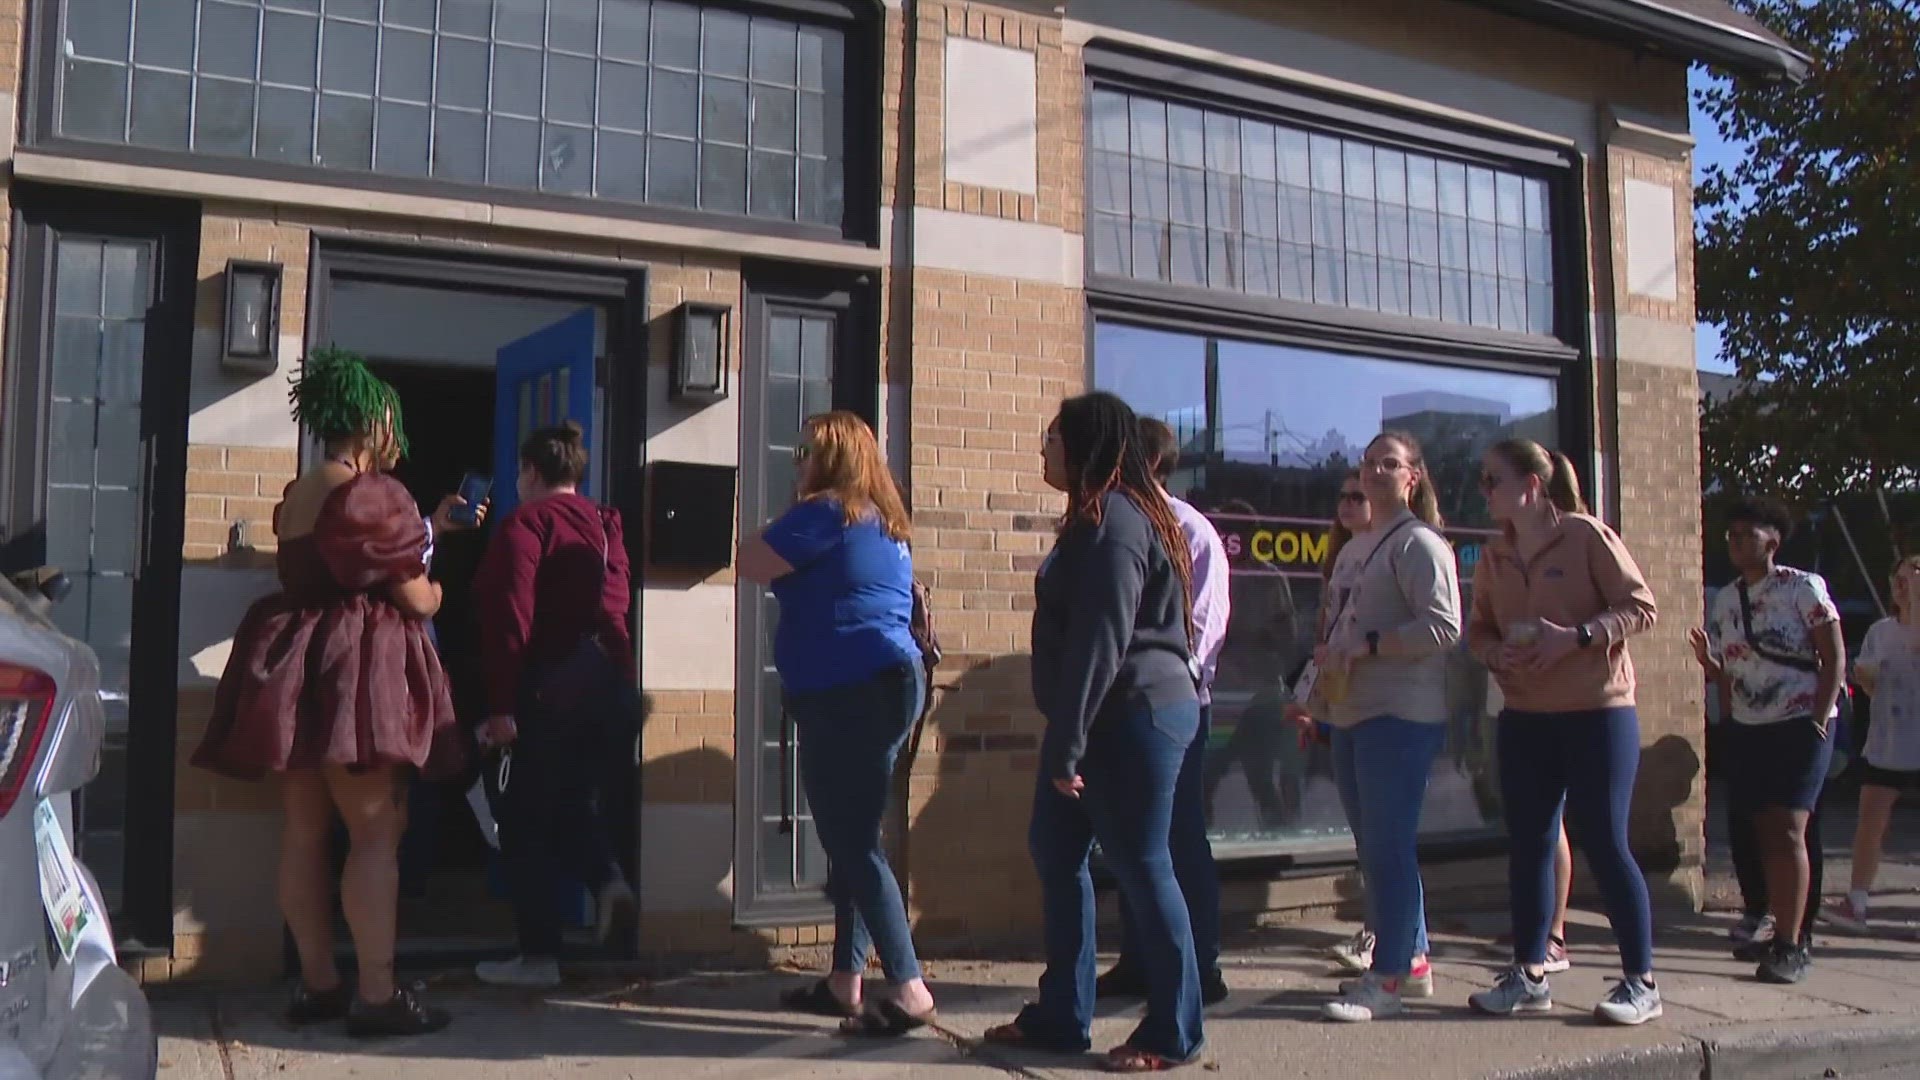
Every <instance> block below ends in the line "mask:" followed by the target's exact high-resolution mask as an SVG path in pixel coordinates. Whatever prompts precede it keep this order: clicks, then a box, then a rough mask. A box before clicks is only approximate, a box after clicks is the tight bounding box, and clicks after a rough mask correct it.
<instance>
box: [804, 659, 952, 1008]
mask: <svg viewBox="0 0 1920 1080" xmlns="http://www.w3.org/2000/svg"><path fill="white" fill-rule="evenodd" d="M926 693H927V685H926V675H925V674H924V673H923V672H922V670H921V668H920V665H919V663H918V662H904V663H902V664H901V665H900V666H899V667H895V668H888V669H886V670H884V671H882V672H880V673H879V674H876V675H874V676H872V677H870V678H867V679H863V680H861V681H860V682H856V683H848V684H847V685H845V686H835V687H830V688H828V689H825V690H810V691H807V692H804V693H794V694H788V695H786V706H787V713H788V715H790V716H792V717H793V723H794V730H795V731H796V732H798V734H799V736H800V783H801V786H802V787H803V788H805V790H806V793H807V808H808V810H809V811H811V812H812V814H813V823H814V827H815V828H817V829H818V830H819V832H820V846H821V847H822V848H825V849H826V852H827V895H828V896H829V897H830V898H832V900H833V924H834V935H833V970H835V971H837V972H860V971H864V970H866V966H867V952H868V950H869V949H870V948H873V947H877V948H878V949H879V952H880V968H881V970H883V971H885V972H886V975H887V978H888V979H890V980H892V981H893V982H895V983H902V982H907V981H910V980H912V979H917V978H919V977H920V960H919V958H918V957H917V956H916V955H915V954H914V951H913V931H912V929H911V928H910V927H909V926H908V925H907V906H906V903H905V902H904V901H903V900H902V899H901V896H900V882H899V879H897V878H895V877H894V874H893V867H892V866H890V865H888V863H887V853H886V851H885V850H884V849H883V848H882V847H881V844H880V823H881V820H882V819H883V818H885V817H886V814H887V796H888V792H889V790H890V789H891V787H892V784H893V763H894V759H895V758H896V757H897V756H898V755H899V753H900V748H901V746H902V745H904V744H905V743H906V741H907V735H908V734H909V733H910V732H911V731H912V730H913V722H914V720H915V719H917V718H918V717H919V715H920V706H921V702H922V701H923V700H925V698H926Z"/></svg>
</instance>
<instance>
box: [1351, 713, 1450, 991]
mask: <svg viewBox="0 0 1920 1080" xmlns="http://www.w3.org/2000/svg"><path fill="white" fill-rule="evenodd" d="M1446 742H1447V729H1446V725H1444V724H1421V723H1416V722H1414V721H1412V720H1402V719H1400V718H1399V717H1397V716H1376V717H1373V718H1372V719H1370V720H1363V721H1361V722H1360V723H1358V724H1355V725H1354V726H1353V727H1350V728H1335V729H1334V731H1333V774H1334V779H1335V782H1336V784H1337V786H1338V787H1339V789H1340V802H1341V804H1342V805H1343V806H1344V807H1345V808H1346V811H1347V823H1348V825H1349V826H1350V827H1351V828H1352V829H1353V843H1354V847H1355V848H1356V849H1357V850H1358V851H1359V854H1360V874H1361V877H1362V878H1364V879H1365V882H1366V892H1367V897H1366V912H1367V925H1368V926H1369V927H1371V928H1372V929H1373V933H1374V936H1375V939H1376V940H1375V944H1374V948H1373V970H1375V971H1377V972H1379V973H1380V974H1382V975H1385V976H1388V977H1390V978H1400V977H1403V976H1405V975H1407V974H1408V973H1409V972H1410V971H1411V970H1412V968H1413V958H1414V957H1415V956H1419V955H1424V954H1425V953H1426V952H1427V907H1426V893H1425V891H1424V890H1423V888H1422V886H1421V884H1420V856H1419V837H1420V808H1421V804H1423V803H1424V802H1426V798H1427V780H1428V778H1429V777H1430V776H1431V775H1432V773H1433V762H1434V759H1435V758H1437V757H1439V756H1440V750H1441V748H1443V747H1444V746H1445V745H1446Z"/></svg>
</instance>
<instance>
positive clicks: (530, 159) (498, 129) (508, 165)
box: [487, 116, 540, 188]
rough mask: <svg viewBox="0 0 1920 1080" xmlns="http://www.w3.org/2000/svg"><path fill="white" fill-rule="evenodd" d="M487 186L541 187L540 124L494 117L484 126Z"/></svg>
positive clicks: (513, 118)
mask: <svg viewBox="0 0 1920 1080" xmlns="http://www.w3.org/2000/svg"><path fill="white" fill-rule="evenodd" d="M487 183H489V184H499V185H502V186H505V187H518V188H531V187H535V186H536V185H538V184H539V183H540V122H539V121H538V120H521V119H518V118H516V117H511V116H496V117H494V118H493V119H492V120H490V121H488V123H487Z"/></svg>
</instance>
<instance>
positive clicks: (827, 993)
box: [780, 979, 860, 1017]
mask: <svg viewBox="0 0 1920 1080" xmlns="http://www.w3.org/2000/svg"><path fill="white" fill-rule="evenodd" d="M780 1004H782V1005H784V1006H786V1007H787V1008H789V1009H791V1010H793V1011H794V1012H804V1013H812V1014H814V1015H815V1016H841V1017H845V1016H853V1017H857V1016H859V1015H860V1010H859V1008H858V1007H857V1006H853V1005H849V1004H847V1003H846V1002H844V1001H841V1000H840V998H839V996H838V995H836V994H835V993H834V992H833V987H832V986H829V985H828V984H827V980H825V979H815V980H814V981H813V982H810V983H808V984H807V985H805V986H796V987H794V988H793V989H791V990H789V991H787V992H786V993H784V994H781V995H780Z"/></svg>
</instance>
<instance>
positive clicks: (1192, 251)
mask: <svg viewBox="0 0 1920 1080" xmlns="http://www.w3.org/2000/svg"><path fill="white" fill-rule="evenodd" d="M1167 238H1168V241H1169V243H1170V245H1171V249H1170V250H1171V253H1172V255H1173V263H1172V267H1173V278H1172V280H1173V283H1174V284H1175V285H1205V284H1206V283H1207V233H1206V230H1204V229H1194V228H1188V227H1186V226H1182V225H1175V226H1173V228H1172V229H1170V230H1169V231H1168V234H1167Z"/></svg>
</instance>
